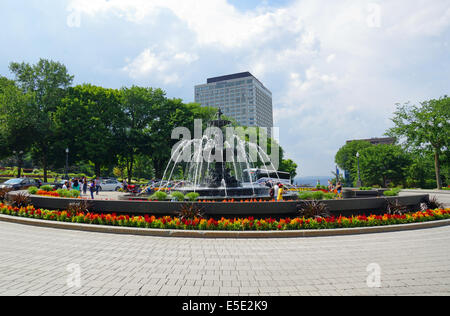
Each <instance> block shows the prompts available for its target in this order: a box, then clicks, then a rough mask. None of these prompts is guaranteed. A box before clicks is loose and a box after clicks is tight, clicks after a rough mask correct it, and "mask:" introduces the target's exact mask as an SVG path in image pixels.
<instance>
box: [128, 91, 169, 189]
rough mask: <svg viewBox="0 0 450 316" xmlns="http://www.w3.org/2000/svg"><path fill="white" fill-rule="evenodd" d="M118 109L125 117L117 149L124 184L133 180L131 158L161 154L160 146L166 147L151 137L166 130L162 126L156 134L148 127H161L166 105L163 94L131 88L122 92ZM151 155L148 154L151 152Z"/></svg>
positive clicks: (165, 141) (132, 159) (164, 126)
mask: <svg viewBox="0 0 450 316" xmlns="http://www.w3.org/2000/svg"><path fill="white" fill-rule="evenodd" d="M121 93H122V100H121V107H122V111H123V113H124V114H125V117H124V121H123V125H122V126H121V134H122V139H123V140H124V141H123V144H122V145H121V151H120V156H121V157H122V158H123V160H124V161H125V163H126V169H127V175H128V182H129V183H131V181H132V179H133V169H134V164H135V162H136V161H135V160H136V159H135V158H136V156H139V155H150V154H151V155H152V157H153V155H154V154H156V153H158V152H160V151H164V146H162V147H161V145H162V144H166V143H167V139H170V137H169V138H166V139H164V140H163V142H157V141H156V140H155V138H156V135H155V133H160V134H161V135H162V134H165V130H167V129H170V126H168V125H163V126H162V127H161V129H160V130H154V129H153V128H152V127H153V126H154V125H157V124H164V123H163V122H165V116H167V115H169V114H166V113H163V112H166V111H167V109H165V108H164V104H166V97H165V92H164V91H163V90H161V89H153V88H143V87H137V86H132V87H131V88H122V89H121ZM153 149H154V151H153V152H152V150H153Z"/></svg>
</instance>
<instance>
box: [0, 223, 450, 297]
mask: <svg viewBox="0 0 450 316" xmlns="http://www.w3.org/2000/svg"><path fill="white" fill-rule="evenodd" d="M0 241H1V242H0V295H3V296H4V295H117V296H122V295H162V296H164V295H178V296H181V295H193V296H197V295H214V296H217V295H233V296H234V295H262V296H266V295H417V294H419V295H423V294H429V295H450V227H443V228H434V229H425V230H418V231H409V232H396V233H383V234H373V235H363V236H342V237H321V238H293V239H259V240H233V239H184V238H158V237H143V236H128V235H125V236H124V235H112V234H100V233H87V232H76V231H66V230H58V229H48V228H38V227H32V226H23V225H18V224H10V223H4V222H0ZM374 267H375V270H373V269H374ZM376 267H379V269H380V272H381V275H380V276H381V284H380V285H381V287H375V288H373V287H369V286H368V284H369V285H371V286H378V285H377V284H375V285H374V283H373V281H374V280H377V278H376V277H375V278H373V273H374V272H375V271H378V268H376ZM368 268H369V269H368ZM77 276H79V278H78V277H77ZM77 280H78V281H79V282H74V281H77ZM368 280H369V283H368ZM78 286H79V287H78Z"/></svg>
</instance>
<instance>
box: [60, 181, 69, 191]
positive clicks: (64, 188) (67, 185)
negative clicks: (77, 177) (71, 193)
mask: <svg viewBox="0 0 450 316" xmlns="http://www.w3.org/2000/svg"><path fill="white" fill-rule="evenodd" d="M62 188H63V190H68V189H69V182H67V181H66V182H64V184H63V186H62Z"/></svg>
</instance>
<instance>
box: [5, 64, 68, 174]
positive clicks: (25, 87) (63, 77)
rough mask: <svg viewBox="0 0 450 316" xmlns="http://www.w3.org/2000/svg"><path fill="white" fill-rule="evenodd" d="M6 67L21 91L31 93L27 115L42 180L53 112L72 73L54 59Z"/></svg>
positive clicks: (50, 146) (49, 150)
mask: <svg viewBox="0 0 450 316" xmlns="http://www.w3.org/2000/svg"><path fill="white" fill-rule="evenodd" d="M9 69H10V71H11V72H12V73H13V74H14V75H15V79H16V82H17V84H18V86H19V88H20V89H21V90H22V92H23V93H31V94H33V95H34V102H33V106H34V110H33V115H32V116H30V117H28V118H27V119H28V120H30V121H31V122H33V123H34V124H36V125H35V133H34V135H33V140H34V144H33V153H34V156H35V157H36V158H37V160H38V161H40V163H41V165H42V167H43V169H44V181H45V182H46V181H47V171H48V167H49V163H50V159H51V154H52V153H53V152H54V151H53V145H54V143H55V141H56V140H57V139H55V137H54V136H55V133H54V129H55V126H54V124H53V119H52V117H53V114H54V113H55V111H56V109H57V106H58V105H59V103H60V101H61V99H62V98H63V97H64V95H65V92H66V89H67V88H68V87H69V86H70V85H71V84H72V81H73V76H71V75H69V73H68V71H67V68H66V67H65V66H64V65H63V64H61V63H58V62H54V61H50V60H46V59H41V60H39V62H38V63H37V64H35V65H30V64H27V63H21V64H19V63H11V64H10V66H9Z"/></svg>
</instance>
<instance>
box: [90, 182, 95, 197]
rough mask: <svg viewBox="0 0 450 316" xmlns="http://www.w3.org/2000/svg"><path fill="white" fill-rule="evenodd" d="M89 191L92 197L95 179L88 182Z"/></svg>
mask: <svg viewBox="0 0 450 316" xmlns="http://www.w3.org/2000/svg"><path fill="white" fill-rule="evenodd" d="M89 191H90V192H91V199H94V192H95V191H96V187H95V180H92V181H91V183H90V184H89Z"/></svg>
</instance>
